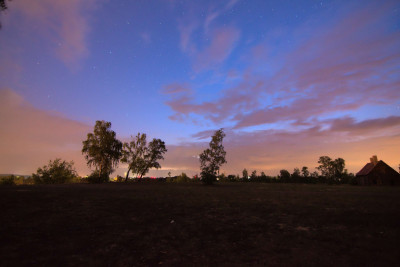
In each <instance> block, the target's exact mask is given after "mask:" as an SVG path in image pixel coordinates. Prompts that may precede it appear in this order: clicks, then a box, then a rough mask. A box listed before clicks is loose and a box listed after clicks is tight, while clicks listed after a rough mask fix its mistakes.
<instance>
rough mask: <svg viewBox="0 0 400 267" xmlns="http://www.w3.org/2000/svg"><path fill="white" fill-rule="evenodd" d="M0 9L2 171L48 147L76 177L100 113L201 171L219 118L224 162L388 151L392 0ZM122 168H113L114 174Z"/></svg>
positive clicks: (168, 166)
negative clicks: (71, 165) (70, 163)
mask: <svg viewBox="0 0 400 267" xmlns="http://www.w3.org/2000/svg"><path fill="white" fill-rule="evenodd" d="M7 5H8V9H7V11H6V12H2V13H1V14H0V20H1V24H2V28H1V30H0V47H1V49H0V123H1V125H2V126H1V130H0V174H1V173H14V174H27V175H29V174H31V173H32V172H35V171H36V169H37V168H38V167H41V166H43V165H44V164H47V163H48V161H49V160H53V159H55V158H56V157H58V158H62V159H63V160H67V161H70V160H73V161H74V162H75V167H76V169H77V171H78V173H79V174H80V175H87V174H89V173H90V169H89V168H88V167H87V166H86V162H85V159H84V156H83V155H82V153H81V149H82V141H83V140H84V139H85V138H86V135H87V133H89V132H91V131H93V126H94V124H95V121H96V120H105V121H110V122H111V123H112V130H114V131H115V132H116V133H117V137H118V138H119V139H120V140H121V141H123V142H124V141H128V140H129V138H130V136H135V135H136V134H137V133H138V132H141V133H146V134H147V135H148V136H149V137H150V138H153V137H154V138H161V139H162V140H164V141H165V143H166V146H167V149H168V152H167V153H166V155H165V160H164V161H162V162H160V163H161V166H162V169H160V170H152V171H150V173H149V174H148V175H149V176H154V177H157V176H167V173H168V172H171V173H172V175H178V174H180V173H181V172H185V173H187V174H188V175H190V176H193V175H195V174H198V173H200V167H199V166H200V165H199V159H198V155H199V154H200V153H201V152H202V151H203V150H204V149H205V148H206V147H207V145H208V142H209V141H210V138H211V136H212V135H213V133H214V132H215V130H217V129H220V128H224V131H225V133H226V138H225V139H224V146H225V149H226V151H227V162H228V163H227V164H225V165H223V166H222V170H221V172H224V173H225V174H227V175H228V174H235V175H236V174H239V175H241V173H242V170H243V169H244V168H246V169H247V170H248V171H249V172H251V171H253V170H257V172H258V173H261V172H262V171H264V172H265V173H266V174H267V175H277V174H278V173H279V170H281V169H287V170H288V171H289V172H292V171H293V169H294V168H300V169H301V168H302V167H303V166H307V167H308V168H309V170H310V171H311V172H313V171H315V167H316V166H317V165H318V163H317V161H318V158H319V157H320V156H324V155H326V156H329V157H331V158H333V159H334V158H338V157H341V158H343V159H345V161H346V169H348V171H349V172H352V173H356V172H357V171H359V170H360V169H361V168H362V167H363V166H364V165H365V164H366V163H367V162H369V158H370V157H371V156H372V155H377V156H378V159H379V160H383V161H385V162H386V163H387V164H388V165H390V166H391V167H392V168H394V169H395V170H397V171H398V168H399V164H400V16H399V15H400V3H399V1H394V0H393V1H391V0H387V1H373V0H368V1H361V0H355V1H341V0H338V1H312V0H301V1H286V0H283V1H282V0H279V1H278V0H272V1H263V0H259V1H258V0H255V1H245V0H223V1H222V0H221V1H211V0H209V1H208V0H201V1H189V0H187V1H185V0H184V1H177V0H149V1H127V0H121V1H117V2H115V1H108V0H89V1H87V0H73V1H67V0H65V1H64V0H63V1H61V0H60V1H53V0H41V1H29V0H18V1H17V0H15V1H9V2H7ZM126 171H127V168H126V166H125V165H123V164H120V165H119V168H118V169H117V170H116V172H114V173H113V174H112V176H115V175H117V174H119V175H123V174H124V173H125V172H126Z"/></svg>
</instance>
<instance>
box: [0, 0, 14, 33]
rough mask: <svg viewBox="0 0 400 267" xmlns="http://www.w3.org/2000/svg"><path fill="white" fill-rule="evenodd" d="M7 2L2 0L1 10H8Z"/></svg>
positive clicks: (0, 2) (0, 0)
mask: <svg viewBox="0 0 400 267" xmlns="http://www.w3.org/2000/svg"><path fill="white" fill-rule="evenodd" d="M8 1H11V0H8ZM7 8H8V7H7V4H6V1H5V0H0V12H2V11H3V12H4V11H6V10H7ZM0 29H1V23H0Z"/></svg>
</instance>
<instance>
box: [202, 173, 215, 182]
mask: <svg viewBox="0 0 400 267" xmlns="http://www.w3.org/2000/svg"><path fill="white" fill-rule="evenodd" d="M216 180H217V176H216V175H214V174H213V173H209V172H201V181H202V182H203V183H204V184H206V185H212V184H213V183H214V182H215V181H216Z"/></svg>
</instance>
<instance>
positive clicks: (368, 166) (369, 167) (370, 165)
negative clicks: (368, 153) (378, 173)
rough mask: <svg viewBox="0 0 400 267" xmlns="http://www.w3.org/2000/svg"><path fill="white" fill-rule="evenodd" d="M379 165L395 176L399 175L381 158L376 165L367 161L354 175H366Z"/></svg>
mask: <svg viewBox="0 0 400 267" xmlns="http://www.w3.org/2000/svg"><path fill="white" fill-rule="evenodd" d="M377 166H379V167H378V168H380V169H382V167H383V168H385V169H387V170H388V171H389V173H392V174H396V175H397V176H400V174H399V173H398V172H397V171H395V170H394V169H393V168H392V167H390V166H389V165H387V164H386V163H385V162H384V161H383V160H380V161H378V163H377V164H376V165H374V164H373V163H371V162H370V163H367V164H366V165H365V166H364V167H363V168H362V169H361V170H360V171H359V172H357V174H356V176H363V175H368V174H370V173H371V172H372V171H373V170H374V169H375V167H377Z"/></svg>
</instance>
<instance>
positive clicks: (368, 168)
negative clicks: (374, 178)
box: [356, 162, 376, 176]
mask: <svg viewBox="0 0 400 267" xmlns="http://www.w3.org/2000/svg"><path fill="white" fill-rule="evenodd" d="M375 166H376V165H374V164H373V163H371V162H370V163H367V164H365V166H364V167H363V168H362V169H361V170H360V171H359V172H357V174H356V176H362V175H368V174H369V173H370V172H371V171H372V170H373V169H374V167H375Z"/></svg>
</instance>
